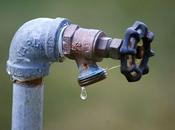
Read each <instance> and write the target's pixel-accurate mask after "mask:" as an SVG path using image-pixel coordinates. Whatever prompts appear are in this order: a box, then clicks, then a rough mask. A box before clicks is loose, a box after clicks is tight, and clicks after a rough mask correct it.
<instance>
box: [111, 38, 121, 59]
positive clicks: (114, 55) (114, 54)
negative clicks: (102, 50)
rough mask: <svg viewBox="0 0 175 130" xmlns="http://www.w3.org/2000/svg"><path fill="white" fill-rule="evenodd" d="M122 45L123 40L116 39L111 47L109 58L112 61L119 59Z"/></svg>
mask: <svg viewBox="0 0 175 130" xmlns="http://www.w3.org/2000/svg"><path fill="white" fill-rule="evenodd" d="M121 43H122V39H117V38H114V39H112V41H111V43H110V45H109V57H110V58H112V59H119V58H120V53H119V48H120V45H121Z"/></svg>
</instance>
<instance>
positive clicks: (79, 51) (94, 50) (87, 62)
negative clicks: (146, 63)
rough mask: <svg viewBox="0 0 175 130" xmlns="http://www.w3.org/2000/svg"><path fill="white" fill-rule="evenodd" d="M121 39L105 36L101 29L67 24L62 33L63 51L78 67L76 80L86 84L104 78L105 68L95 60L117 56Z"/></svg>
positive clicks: (80, 83) (116, 57)
mask: <svg viewBox="0 0 175 130" xmlns="http://www.w3.org/2000/svg"><path fill="white" fill-rule="evenodd" d="M121 42H122V40H121V39H112V38H110V37H107V36H106V34H105V33H104V32H103V31H100V30H95V29H85V28H81V27H79V26H78V25H70V26H68V27H67V28H66V29H65V31H64V34H63V52H64V54H65V56H67V57H68V58H70V59H74V60H75V61H76V63H77V65H78V68H79V72H80V74H79V76H78V82H79V85H80V86H87V85H90V84H93V83H96V82H98V81H100V80H103V79H105V78H106V75H107V73H106V70H105V69H103V68H101V67H99V66H98V65H97V64H96V62H99V61H101V60H102V59H103V58H108V57H110V58H114V59H118V58H119V53H118V52H119V46H120V44H121Z"/></svg>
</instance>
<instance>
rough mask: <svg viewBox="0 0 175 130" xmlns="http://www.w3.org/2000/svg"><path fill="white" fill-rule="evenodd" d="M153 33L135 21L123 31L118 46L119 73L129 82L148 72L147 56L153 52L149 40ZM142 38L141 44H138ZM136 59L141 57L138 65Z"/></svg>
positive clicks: (150, 40)
mask: <svg viewBox="0 0 175 130" xmlns="http://www.w3.org/2000/svg"><path fill="white" fill-rule="evenodd" d="M153 38H154V34H153V33H152V32H150V31H148V28H147V26H146V25H145V24H144V23H142V22H139V21H136V22H135V23H134V24H133V26H132V27H130V28H128V29H127V30H126V33H125V37H124V39H123V42H122V45H121V47H120V61H121V73H122V74H124V75H125V77H126V79H127V80H128V81H129V82H134V81H138V80H140V78H141V77H142V75H144V74H147V73H148V72H149V67H148V61H149V57H150V56H153V55H154V53H153V51H152V50H151V42H152V41H153ZM140 40H142V43H143V44H142V45H140V44H138V43H139V41H140ZM136 59H141V62H140V64H139V65H137V64H136Z"/></svg>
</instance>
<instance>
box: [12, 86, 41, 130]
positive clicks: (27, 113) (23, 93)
mask: <svg viewBox="0 0 175 130" xmlns="http://www.w3.org/2000/svg"><path fill="white" fill-rule="evenodd" d="M43 91H44V85H43V83H41V84H38V85H32V84H30V85H29V84H23V83H14V84H13V107H12V130H42V126H43V125H42V123H43Z"/></svg>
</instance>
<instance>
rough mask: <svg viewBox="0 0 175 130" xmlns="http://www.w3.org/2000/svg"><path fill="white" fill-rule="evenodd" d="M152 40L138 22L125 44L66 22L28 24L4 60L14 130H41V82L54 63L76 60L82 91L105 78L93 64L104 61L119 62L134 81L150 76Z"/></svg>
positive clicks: (47, 20)
mask: <svg viewBox="0 0 175 130" xmlns="http://www.w3.org/2000/svg"><path fill="white" fill-rule="evenodd" d="M153 38H154V34H153V33H152V32H151V31H149V30H148V27H147V26H146V25H145V24H144V23H142V22H139V21H136V22H135V23H134V24H133V25H132V26H131V27H129V28H128V29H127V30H126V32H125V36H124V38H123V39H118V38H111V37H109V36H107V35H106V34H105V33H104V32H103V31H100V30H96V29H85V28H81V27H79V26H78V25H76V24H72V23H71V21H70V20H68V19H65V18H56V19H50V18H38V19H34V20H31V21H29V22H26V23H25V24H24V25H22V26H21V27H20V28H19V29H18V31H17V32H16V34H15V35H14V37H13V39H12V42H11V46H10V50H9V59H8V61H7V72H8V74H9V75H10V76H11V77H12V81H13V110H12V130H19V129H20V130H24V129H25V130H41V129H42V111H43V109H42V106H43V86H44V84H43V82H42V80H43V77H44V76H46V75H48V74H49V67H50V65H51V64H52V63H53V62H56V61H60V62H63V60H64V57H68V58H69V59H72V60H75V61H76V63H77V66H78V69H79V76H78V82H79V85H80V86H81V88H84V87H86V86H88V85H90V84H93V83H95V82H98V81H101V80H103V79H105V78H106V75H107V72H106V70H105V69H104V68H101V67H99V66H98V65H97V64H96V62H100V61H102V59H103V58H112V59H115V60H120V62H121V65H120V70H121V73H122V74H124V75H125V77H126V79H127V80H128V81H129V82H134V81H138V80H140V78H141V76H142V75H144V74H147V73H148V72H149V68H148V61H149V57H151V56H153V55H154V53H153V51H152V50H151V42H152V40H153ZM140 40H142V43H140V42H139V41H140ZM137 59H140V63H137V61H136V60H137Z"/></svg>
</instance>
